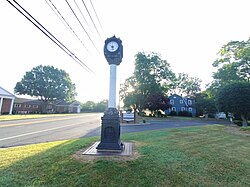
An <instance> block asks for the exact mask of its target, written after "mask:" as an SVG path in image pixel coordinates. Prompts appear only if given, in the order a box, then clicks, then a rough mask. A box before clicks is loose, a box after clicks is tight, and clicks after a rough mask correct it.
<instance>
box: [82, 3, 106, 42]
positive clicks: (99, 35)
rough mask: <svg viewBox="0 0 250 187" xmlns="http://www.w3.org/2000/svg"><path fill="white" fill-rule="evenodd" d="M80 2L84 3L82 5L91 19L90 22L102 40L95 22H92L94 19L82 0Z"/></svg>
mask: <svg viewBox="0 0 250 187" xmlns="http://www.w3.org/2000/svg"><path fill="white" fill-rule="evenodd" d="M82 3H83V4H84V7H85V9H86V10H87V12H88V15H89V17H90V19H91V21H92V23H93V25H94V27H95V30H96V32H97V33H98V35H99V37H100V39H101V40H102V37H101V35H100V33H99V31H98V29H97V27H96V25H95V22H94V20H93V19H92V16H91V15H90V13H89V10H88V7H87V6H86V4H85V3H84V1H83V0H82Z"/></svg>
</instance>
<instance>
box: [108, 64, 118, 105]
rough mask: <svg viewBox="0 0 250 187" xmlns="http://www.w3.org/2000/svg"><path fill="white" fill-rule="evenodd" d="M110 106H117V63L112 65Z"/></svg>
mask: <svg viewBox="0 0 250 187" xmlns="http://www.w3.org/2000/svg"><path fill="white" fill-rule="evenodd" d="M108 107H109V108H116V65H115V64H111V65H110V76H109V102H108Z"/></svg>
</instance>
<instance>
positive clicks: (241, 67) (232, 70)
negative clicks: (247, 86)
mask: <svg viewBox="0 0 250 187" xmlns="http://www.w3.org/2000/svg"><path fill="white" fill-rule="evenodd" d="M218 55H219V57H218V58H217V59H216V60H215V62H214V63H213V66H214V67H217V68H218V71H217V72H215V73H214V75H213V78H214V79H215V80H216V81H217V82H220V83H221V84H223V83H230V82H233V81H246V82H249V81H250V39H248V40H247V41H230V42H228V43H227V44H226V45H223V46H222V48H221V49H220V51H219V53H218Z"/></svg>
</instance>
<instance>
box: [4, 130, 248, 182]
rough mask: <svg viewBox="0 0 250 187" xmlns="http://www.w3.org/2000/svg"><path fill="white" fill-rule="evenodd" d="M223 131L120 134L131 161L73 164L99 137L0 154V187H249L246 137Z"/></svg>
mask: <svg viewBox="0 0 250 187" xmlns="http://www.w3.org/2000/svg"><path fill="white" fill-rule="evenodd" d="M226 128H228V127H225V126H222V125H211V126H205V127H188V128H178V129H164V130H160V131H159V130H157V131H147V132H141V133H130V134H124V135H123V136H122V140H123V141H132V142H135V145H136V150H137V152H138V154H139V157H138V158H136V159H135V160H123V161H117V160H112V159H107V158H102V157H100V158H98V159H97V160H94V161H86V162H82V161H78V160H76V159H75V158H73V156H72V155H73V154H75V153H76V152H77V151H79V150H80V149H83V148H87V147H88V146H90V145H91V144H92V143H94V142H95V141H97V140H99V137H92V138H84V139H77V140H70V141H59V142H51V143H42V144H36V145H28V146H22V147H14V148H5V149H0V186H71V187H72V186H109V187H110V186H119V187H122V186H126V187H127V186H227V187H228V186H249V184H250V137H249V136H243V135H239V134H233V133H230V132H229V131H227V130H226Z"/></svg>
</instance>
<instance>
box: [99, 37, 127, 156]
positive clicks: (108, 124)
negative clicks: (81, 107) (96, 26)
mask: <svg viewBox="0 0 250 187" xmlns="http://www.w3.org/2000/svg"><path fill="white" fill-rule="evenodd" d="M104 56H105V58H106V60H107V61H108V63H109V66H110V80H109V81H110V82H109V102H108V109H107V110H106V111H105V112H104V116H103V117H102V118H101V119H102V127H101V142H100V143H99V145H98V146H97V147H96V149H97V151H98V152H99V151H106V152H109V151H110V152H122V151H123V149H124V145H123V143H122V142H121V140H120V119H119V112H118V110H117V109H116V67H117V66H118V65H120V63H121V62H122V57H123V46H122V41H121V40H120V39H119V38H116V37H115V36H113V37H111V38H107V39H106V40H105V44H104Z"/></svg>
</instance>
